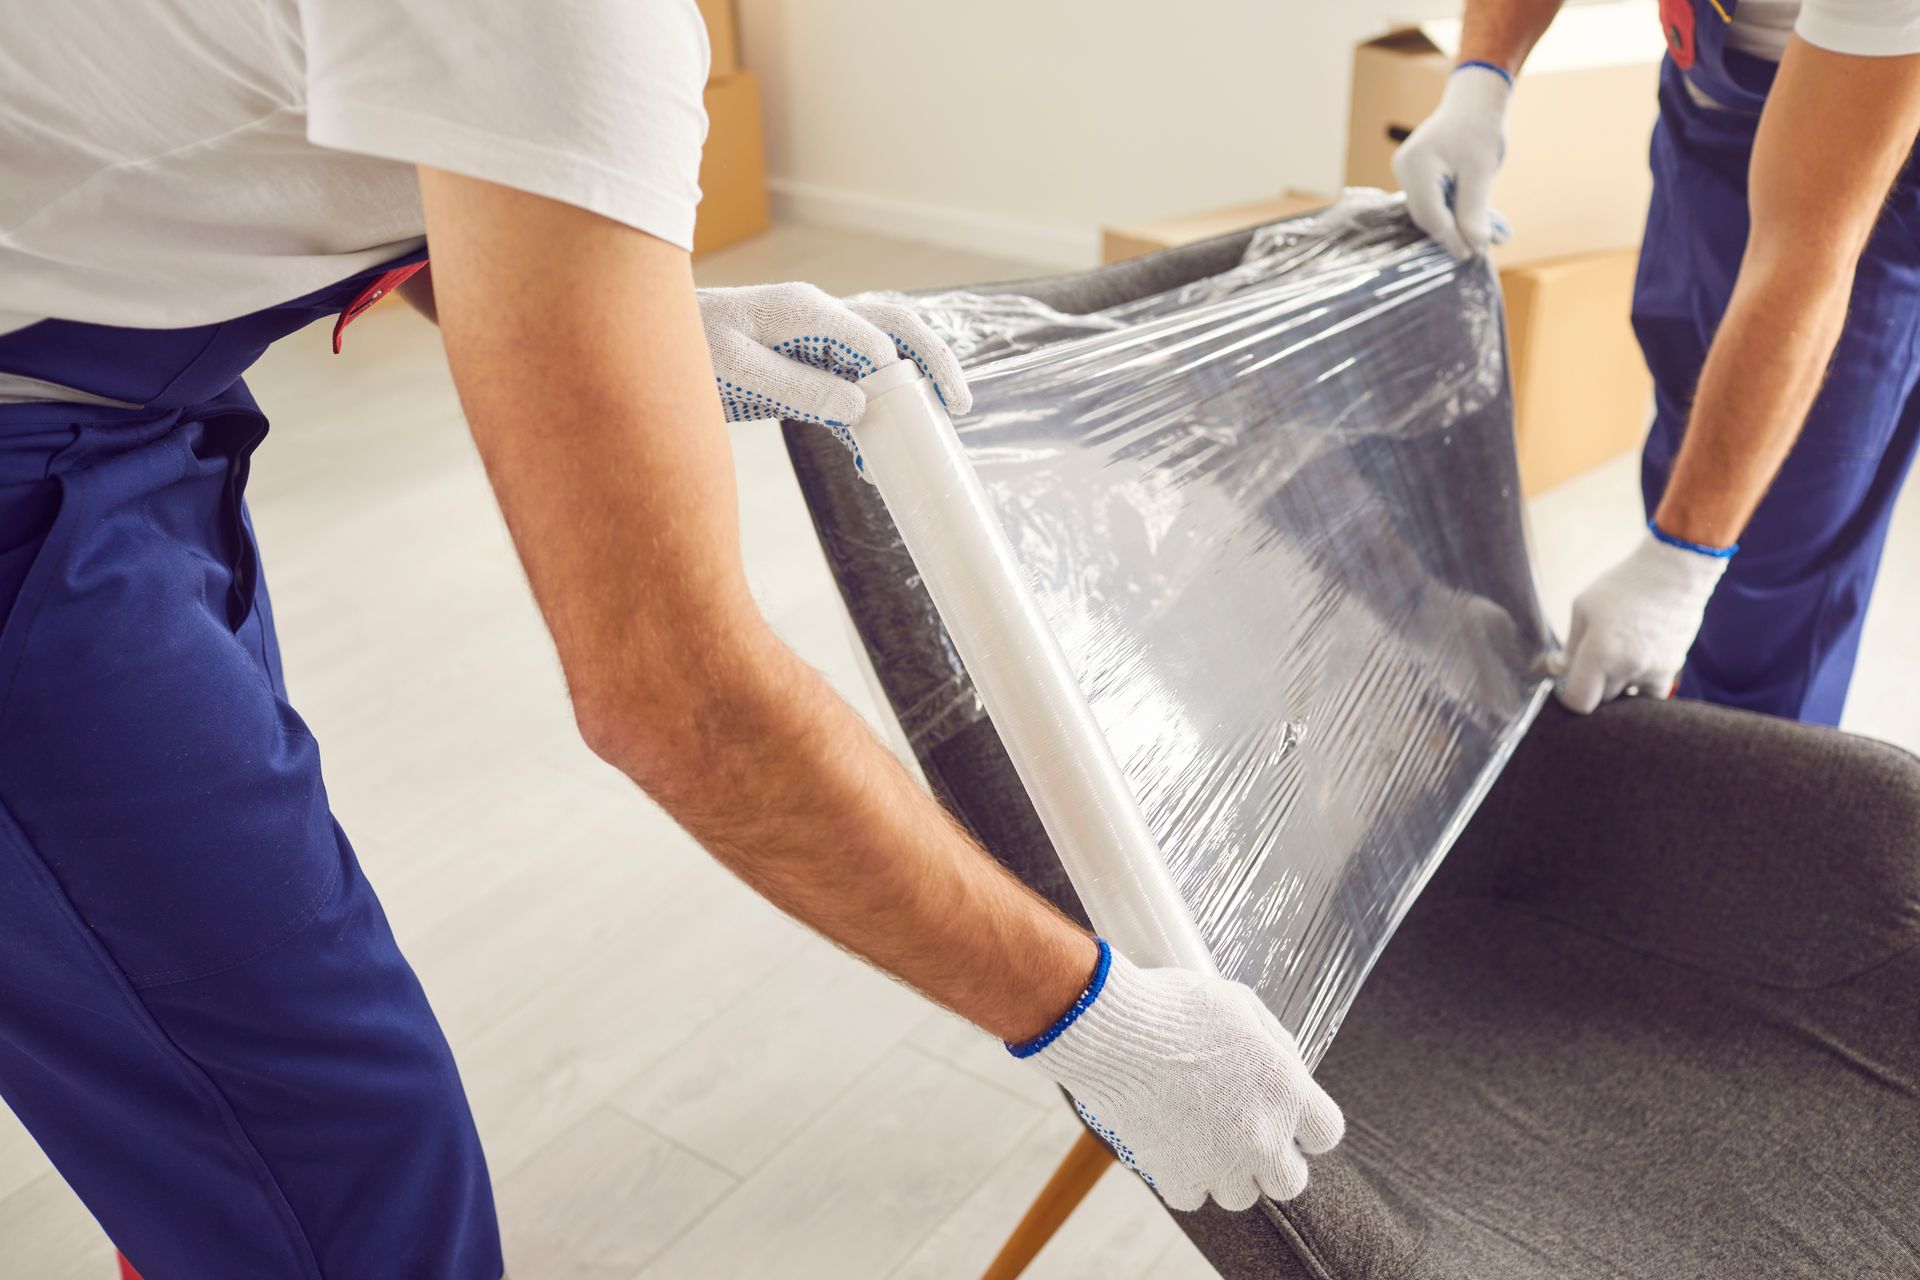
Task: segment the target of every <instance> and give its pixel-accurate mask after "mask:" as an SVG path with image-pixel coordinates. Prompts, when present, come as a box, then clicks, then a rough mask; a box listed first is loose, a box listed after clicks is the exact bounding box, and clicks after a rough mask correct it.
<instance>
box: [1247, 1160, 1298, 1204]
mask: <svg viewBox="0 0 1920 1280" xmlns="http://www.w3.org/2000/svg"><path fill="white" fill-rule="evenodd" d="M1308 1180H1309V1177H1308V1172H1307V1162H1306V1161H1305V1160H1303V1159H1302V1158H1301V1157H1300V1153H1299V1152H1297V1151H1288V1152H1286V1153H1284V1154H1283V1155H1282V1156H1281V1157H1280V1158H1279V1159H1278V1160H1276V1161H1274V1162H1273V1163H1272V1165H1271V1166H1270V1167H1269V1168H1267V1169H1265V1170H1263V1171H1262V1172H1261V1174H1260V1176H1259V1177H1258V1178H1257V1179H1255V1181H1257V1182H1258V1183H1259V1184H1260V1192H1261V1194H1262V1195H1264V1196H1266V1197H1267V1199H1269V1200H1291V1199H1293V1198H1294V1197H1295V1196H1297V1195H1299V1194H1300V1193H1301V1192H1303V1191H1305V1190H1306V1189H1307V1182H1308Z"/></svg>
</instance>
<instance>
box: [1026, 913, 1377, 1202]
mask: <svg viewBox="0 0 1920 1280" xmlns="http://www.w3.org/2000/svg"><path fill="white" fill-rule="evenodd" d="M1009 1048H1010V1049H1012V1051H1013V1054H1014V1056H1015V1057H1018V1058H1021V1059H1023V1060H1024V1061H1026V1062H1027V1063H1028V1064H1030V1065H1031V1066H1032V1067H1033V1068H1034V1069H1035V1070H1037V1071H1040V1072H1041V1073H1043V1074H1044V1075H1046V1076H1047V1077H1048V1078H1049V1079H1051V1080H1053V1081H1054V1082H1055V1083H1057V1084H1059V1085H1060V1086H1061V1087H1062V1088H1064V1089H1065V1090H1066V1091H1067V1092H1068V1093H1069V1094H1071V1095H1073V1101H1074V1105H1075V1106H1076V1107H1077V1108H1078V1109H1079V1111H1080V1116H1081V1118H1082V1119H1083V1120H1085V1121H1086V1122H1087V1124H1088V1125H1089V1126H1090V1127H1092V1129H1093V1130H1094V1132H1096V1133H1098V1134H1099V1135H1100V1136H1101V1137H1102V1138H1105V1139H1106V1140H1107V1142H1108V1143H1109V1144H1110V1145H1111V1146H1112V1147H1113V1149H1114V1151H1115V1152H1116V1153H1118V1154H1119V1156H1120V1159H1121V1160H1122V1161H1124V1162H1125V1163H1126V1164H1127V1165H1129V1166H1130V1167H1132V1168H1133V1169H1134V1170H1135V1171H1137V1172H1138V1173H1139V1174H1140V1175H1141V1176H1142V1177H1144V1178H1145V1179H1146V1180H1147V1183H1148V1185H1150V1186H1152V1187H1153V1189H1154V1190H1156V1191H1158V1192H1159V1193H1160V1198H1161V1199H1163V1200H1165V1201H1166V1202H1167V1204H1168V1206H1169V1207H1171V1208H1174V1209H1182V1210H1193V1209H1198V1208H1199V1207H1200V1206H1201V1205H1202V1204H1203V1203H1205V1202H1206V1199H1207V1197H1208V1196H1212V1197H1213V1198H1214V1199H1215V1200H1217V1201H1219V1202H1220V1207H1221V1208H1223V1209H1232V1210H1240V1209H1246V1208H1250V1207H1252V1205H1253V1203H1254V1201H1256V1200H1258V1199H1259V1198H1260V1197H1261V1196H1262V1195H1265V1196H1268V1197H1271V1198H1272V1199H1275V1200H1289V1199H1292V1198H1293V1197H1294V1196H1297V1195H1299V1194H1300V1193H1301V1192H1302V1191H1304V1190H1306V1186H1307V1162H1306V1161H1305V1160H1304V1159H1302V1158H1301V1155H1300V1153H1301V1152H1302V1151H1306V1152H1308V1153H1309V1154H1313V1155H1318V1154H1320V1153H1321V1152H1323V1151H1328V1150H1331V1149H1332V1148H1333V1146H1334V1145H1335V1144H1336V1143H1338V1142H1339V1141H1340V1135H1341V1134H1342V1133H1343V1132H1344V1131H1345V1128H1346V1122H1345V1120H1344V1119H1343V1118H1342V1117H1341V1115H1340V1108H1339V1107H1338V1106H1336V1105H1335V1104H1334V1101H1333V1099H1332V1098H1330V1097H1328V1096H1327V1093H1326V1090H1324V1089H1322V1088H1321V1087H1320V1086H1319V1085H1317V1084H1315V1083H1314V1080H1313V1077H1312V1076H1311V1075H1309V1074H1308V1072H1307V1067H1306V1064H1305V1063H1304V1062H1302V1061H1301V1060H1300V1050H1299V1049H1298V1048H1297V1047H1296V1046H1295V1045H1294V1042H1293V1037H1292V1036H1290V1035H1288V1034H1287V1032H1286V1030H1285V1028H1283V1027H1282V1026H1281V1025H1280V1020H1279V1019H1278V1018H1275V1017H1274V1016H1273V1014H1272V1013H1271V1012H1270V1011H1269V1010H1268V1009H1267V1007H1266V1006H1265V1005H1264V1004H1262V1003H1260V997H1259V996H1257V995H1255V994H1254V993H1253V991H1252V989H1250V988H1248V987H1245V986H1242V985H1241V984H1240V983H1237V982H1229V981H1227V980H1226V979H1225V978H1218V977H1211V976H1208V975H1204V974H1198V973H1193V972H1191V971H1189V970H1186V969H1136V968H1135V967H1134V966H1133V965H1132V964H1131V963H1130V962H1129V961H1128V960H1127V958H1126V957H1125V956H1122V955H1120V954H1119V953H1118V952H1115V951H1113V950H1111V949H1110V948H1109V947H1108V946H1107V944H1106V943H1105V942H1102V943H1101V944H1100V966H1099V968H1097V969H1096V970H1095V972H1094V976H1093V981H1092V982H1090V983H1088V984H1087V990H1086V991H1085V992H1084V993H1083V994H1082V995H1081V997H1080V999H1079V1000H1078V1001H1076V1002H1075V1003H1074V1006H1073V1008H1072V1009H1070V1010H1069V1011H1068V1012H1067V1014H1066V1016H1064V1017H1063V1018H1061V1020H1060V1022H1059V1023H1057V1024H1055V1026H1054V1027H1053V1029H1052V1030H1050V1031H1048V1032H1047V1033H1046V1034H1045V1035H1043V1036H1040V1037H1038V1038H1037V1039H1034V1040H1030V1041H1028V1042H1026V1043H1025V1044H1021V1045H1010V1046H1009Z"/></svg>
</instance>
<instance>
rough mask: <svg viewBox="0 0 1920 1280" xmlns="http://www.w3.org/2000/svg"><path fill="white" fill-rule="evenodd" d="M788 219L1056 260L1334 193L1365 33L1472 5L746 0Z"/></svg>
mask: <svg viewBox="0 0 1920 1280" xmlns="http://www.w3.org/2000/svg"><path fill="white" fill-rule="evenodd" d="M738 3H739V8H740V41H741V52H742V56H743V60H744V62H745V64H746V66H747V67H748V68H749V69H751V70H752V71H754V72H756V73H757V74H758V75H759V76H760V77H761V80H762V88H763V92H764V94H765V113H766V127H767V149H768V164H769V169H770V171H771V177H772V179H773V189H774V192H775V196H776V200H777V201H778V203H779V204H780V205H781V206H782V207H783V208H784V209H785V210H786V211H787V212H788V213H790V214H793V215H796V216H799V217H802V218H809V219H823V218H824V219H827V220H831V221H836V222H840V223H843V224H848V225H854V226H863V227H866V228H867V229H870V230H874V231H881V232H886V231H891V232H893V233H894V234H899V235H904V236H908V237H913V238H921V239H932V240H936V241H944V242H947V243H952V244H956V245H960V246H963V247H968V248H974V249H981V250H985V251H989V252H998V253H1000V254H1003V255H1005V256H1009V257H1026V258H1031V259H1034V260H1036V261H1049V262H1054V263H1059V264H1062V265H1078V264H1082V263H1086V262H1091V261H1092V260H1093V254H1094V245H1095V241H1096V237H1097V232H1098V228H1099V227H1101V226H1102V225H1105V224H1110V223H1124V222H1129V221H1140V220H1143V219H1151V218H1158V217H1165V216H1170V215H1174V214H1180V213H1189V212H1193V211H1195V210H1200V209H1206V208H1210V207H1214V206H1217V205H1222V204H1229V203H1235V202H1239V201H1247V200H1258V199H1261V198H1264V197H1268V196H1272V195H1277V194H1278V193H1279V192H1280V191H1282V190H1283V189H1285V188H1287V187H1300V188H1304V189H1307V190H1314V191H1333V190H1335V189H1337V187H1338V185H1339V181H1340V172H1341V165H1342V162H1343V153H1344V151H1345V147H1346V115H1347V81H1348V77H1349V73H1350V71H1351V63H1352V48H1353V45H1354V43H1355V42H1356V41H1358V40H1361V39H1364V38H1366V37H1367V36H1370V35H1373V34H1375V33H1377V32H1378V31H1380V30H1382V29H1384V28H1385V27H1386V26H1387V25H1388V22H1389V19H1390V18H1391V19H1393V20H1399V19H1402V18H1405V17H1408V16H1415V17H1419V16H1431V15H1435V14H1440V13H1447V12H1457V11H1458V0H1314V2H1312V3H1309V2H1307V0H1292V2H1290V3H1289V2H1286V0H1188V2H1187V3H1181V2H1180V0H1102V2H1096V0H961V2H960V3H945V4H931V3H925V2H924V0H904V2H903V0H738Z"/></svg>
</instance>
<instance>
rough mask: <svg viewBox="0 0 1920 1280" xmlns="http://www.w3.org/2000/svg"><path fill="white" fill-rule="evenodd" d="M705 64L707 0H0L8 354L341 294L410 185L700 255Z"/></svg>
mask: <svg viewBox="0 0 1920 1280" xmlns="http://www.w3.org/2000/svg"><path fill="white" fill-rule="evenodd" d="M707 62H708V49H707V35H706V28H705V26H704V25H703V23H702V21H701V18H700V14H699V11H698V10H697V9H696V8H695V7H694V3H693V0H0V334H4V333H8V332H11V331H13V330H15V329H19V328H23V327H25V326H26V325H29V324H33V323H35V322H37V321H39V320H42V319H46V318H50V317H53V318H59V319H67V320H81V321H88V322H92V323H96V324H109V325H124V326H132V327H136V328H175V327H184V326H190V325H198V324H207V323H211V322H214V321H219V320H228V319H232V318H233V317H235V316H241V315H246V314H247V313H249V312H252V311H258V310H260V309H262V308H264V307H269V306H273V305H275V304H277V303H281V302H287V301H291V300H292V299H294V298H297V297H300V296H301V295H303V294H307V293H311V292H312V291H313V290H315V289H318V288H321V287H324V286H326V285H329V284H332V283H334V282H335V281H338V280H343V279H345V278H346V277H348V276H350V275H353V274H354V273H356V272H358V271H361V270H364V269H365V268H367V267H370V266H374V265H376V264H378V263H381V262H385V261H387V260H389V259H391V258H394V257H397V256H399V255H400V254H402V253H405V252H407V251H409V250H411V249H414V248H417V247H418V246H419V245H420V243H421V237H422V233H423V230H424V224H423V222H422V219H421V214H420V194H419V189H418V183H417V181H416V179H415V174H414V169H413V166H414V165H415V164H428V165H433V166H435V167H437V168H442V169H448V170H452V171H454V172H457V173H462V174H467V175H469V176H472V177H477V178H483V179H486V180H488V181H491V182H497V183H501V184H502V185H505V186H510V187H515V188H518V189H520V190H523V191H529V192H533V193H534V194H537V195H542V196H548V197H551V198H552V199H555V200H561V201H565V202H566V203H568V204H573V205H578V206H580V207H581V208H585V209H590V210H592V211H593V212H595V213H600V214H604V215H605V216H607V217H609V218H614V219H617V220H618V221H620V222H624V223H627V224H629V225H631V226H635V227H638V228H640V229H641V230H642V231H646V232H649V233H651V234H653V235H656V236H658V237H660V238H661V239H663V240H668V241H671V242H673V243H674V244H677V245H680V246H682V247H689V246H690V245H691V243H692V238H693V215H694V206H695V205H696V204H697V203H698V202H699V199H700V188H699V180H698V174H699V167H700V148H701V145H702V143H703V142H704V141H705V138H706V128H707V120H706V111H705V109H704V107H703V105H702V101H701V90H702V86H703V85H704V84H705V82H706V78H707Z"/></svg>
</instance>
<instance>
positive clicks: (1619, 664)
mask: <svg viewBox="0 0 1920 1280" xmlns="http://www.w3.org/2000/svg"><path fill="white" fill-rule="evenodd" d="M1737 549H1738V548H1728V549H1727V550H1725V551H1716V550H1714V549H1701V550H1697V551H1696V550H1693V549H1692V548H1691V546H1690V545H1689V546H1677V545H1674V544H1673V543H1671V542H1664V541H1662V540H1661V539H1660V538H1659V537H1657V536H1655V535H1654V534H1652V533H1648V535H1647V538H1646V541H1644V542H1642V543H1641V544H1640V545H1639V546H1638V547H1636V548H1635V549H1634V551H1633V554H1632V555H1630V556H1628V557H1627V558H1626V559H1625V560H1622V561H1621V562H1620V563H1619V564H1617V565H1615V566H1614V567H1613V568H1611V569H1609V570H1607V571H1606V572H1605V573H1603V574H1601V575H1600V577H1599V579H1598V580H1597V581H1595V582H1594V584H1593V585H1592V586H1590V587H1588V588H1587V589H1586V590H1585V591H1582V592H1581V593H1580V595H1579V596H1578V597H1577V598H1576V599H1575V600H1574V602H1573V632H1572V634H1571V635H1570V636H1569V637H1568V638H1567V655H1566V675H1565V676H1563V677H1562V678H1561V681H1560V688H1559V694H1560V701H1561V702H1563V703H1565V704H1566V705H1567V707H1568V708H1569V709H1570V710H1573V711H1578V712H1579V713H1580V714H1582V715H1585V714H1586V713H1587V712H1589V711H1592V710H1593V709H1594V708H1595V707H1597V706H1599V705H1600V704H1601V703H1602V702H1608V701H1611V700H1612V699H1614V698H1617V697H1619V696H1620V695H1621V694H1622V693H1624V692H1628V691H1630V690H1631V691H1634V692H1638V693H1640V694H1641V695H1643V696H1646V697H1652V698H1664V697H1666V696H1667V695H1668V694H1669V693H1671V692H1672V691H1673V682H1674V681H1675V680H1678V679H1679V678H1680V666H1681V664H1682V663H1684V662H1685V661H1686V660H1687V650H1689V649H1691V648H1692V647H1693V639H1694V637H1695V636H1697V635H1698V634H1700V620H1701V617H1702V616H1703V615H1704V614H1705V613H1706V611H1707V600H1708V599H1709V598H1710V597H1711V596H1712V595H1713V588H1714V586H1715V585H1716V584H1717V583H1718V582H1719V581H1720V575H1721V574H1723V573H1725V572H1726V571H1727V560H1728V558H1729V557H1731V556H1732V555H1733V552H1734V551H1735V550H1737Z"/></svg>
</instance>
